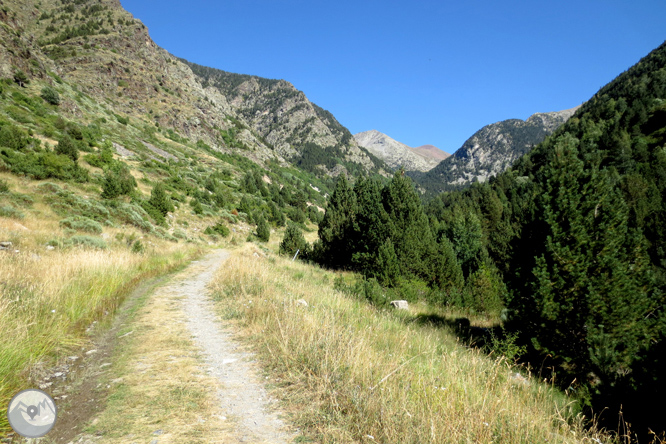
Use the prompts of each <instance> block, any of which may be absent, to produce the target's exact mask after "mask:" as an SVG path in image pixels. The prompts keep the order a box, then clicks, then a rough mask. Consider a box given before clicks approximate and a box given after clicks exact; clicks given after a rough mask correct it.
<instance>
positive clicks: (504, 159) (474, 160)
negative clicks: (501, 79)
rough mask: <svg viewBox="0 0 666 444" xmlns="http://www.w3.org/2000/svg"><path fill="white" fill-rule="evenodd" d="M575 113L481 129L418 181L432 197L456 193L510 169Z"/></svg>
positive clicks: (557, 114)
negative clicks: (449, 192)
mask: <svg viewBox="0 0 666 444" xmlns="http://www.w3.org/2000/svg"><path fill="white" fill-rule="evenodd" d="M577 109H578V107H576V108H572V109H568V110H564V111H557V112H551V113H536V114H534V115H532V116H530V117H529V118H528V119H527V120H525V121H523V120H520V119H510V120H503V121H501V122H497V123H493V124H491V125H487V126H484V127H483V128H481V129H480V130H479V131H477V132H476V133H474V135H473V136H472V137H470V138H469V139H467V141H466V142H465V143H464V144H463V146H462V147H460V149H458V150H457V151H456V152H455V153H454V154H453V155H452V156H451V157H449V158H447V159H445V160H444V161H442V162H441V163H440V164H439V165H437V167H435V168H433V169H432V170H430V171H429V172H428V173H426V174H425V175H423V176H421V177H419V178H417V180H418V182H419V184H420V185H421V186H423V187H424V188H425V189H426V190H427V191H429V192H431V193H438V192H441V191H446V190H452V189H459V188H464V187H466V186H469V185H470V184H471V183H472V182H475V181H479V182H483V181H485V180H487V179H488V178H489V177H490V176H492V175H497V174H499V173H501V172H502V171H504V170H506V169H507V168H509V167H510V166H511V165H512V164H513V163H514V162H515V161H516V159H518V158H519V157H520V156H522V155H523V154H525V153H527V152H528V151H529V150H530V149H532V147H533V146H535V145H537V144H538V143H540V142H541V141H542V140H544V139H545V138H546V136H548V135H549V134H551V133H552V132H553V131H554V130H555V129H557V128H558V127H559V126H560V125H562V124H563V123H564V122H566V121H567V120H568V119H569V118H570V117H571V116H572V115H573V114H574V113H575V112H576V110H577Z"/></svg>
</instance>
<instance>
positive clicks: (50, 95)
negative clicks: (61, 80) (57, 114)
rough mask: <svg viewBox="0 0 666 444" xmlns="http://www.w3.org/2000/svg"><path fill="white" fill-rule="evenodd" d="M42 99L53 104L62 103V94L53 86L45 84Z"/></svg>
mask: <svg viewBox="0 0 666 444" xmlns="http://www.w3.org/2000/svg"><path fill="white" fill-rule="evenodd" d="M41 96H42V99H44V100H45V101H46V102H48V103H50V104H51V105H56V106H57V105H60V94H58V91H56V90H55V89H53V88H51V87H50V86H45V87H44V88H42V94H41Z"/></svg>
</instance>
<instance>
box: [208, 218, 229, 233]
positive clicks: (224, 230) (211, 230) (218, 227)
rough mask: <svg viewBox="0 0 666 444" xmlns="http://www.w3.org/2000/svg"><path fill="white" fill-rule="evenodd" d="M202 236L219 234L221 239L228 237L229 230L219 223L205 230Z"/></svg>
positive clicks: (222, 223)
mask: <svg viewBox="0 0 666 444" xmlns="http://www.w3.org/2000/svg"><path fill="white" fill-rule="evenodd" d="M204 234H208V235H209V236H211V235H215V234H219V235H220V236H222V237H227V236H229V228H227V226H226V225H225V224H224V222H223V221H219V222H218V223H216V224H215V225H211V226H209V227H208V228H206V230H205V231H204Z"/></svg>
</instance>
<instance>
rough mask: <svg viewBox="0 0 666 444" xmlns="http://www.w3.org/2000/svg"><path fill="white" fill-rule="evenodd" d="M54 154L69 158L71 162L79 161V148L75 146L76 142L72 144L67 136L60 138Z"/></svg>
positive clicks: (72, 141)
mask: <svg viewBox="0 0 666 444" xmlns="http://www.w3.org/2000/svg"><path fill="white" fill-rule="evenodd" d="M55 152H56V153H57V154H62V155H65V156H67V157H69V158H70V159H72V161H73V162H76V161H77V160H78V159H79V148H78V147H77V146H76V142H74V140H73V139H72V138H71V137H70V136H69V135H68V134H65V135H64V136H62V137H61V138H60V140H59V141H58V145H57V146H56V148H55Z"/></svg>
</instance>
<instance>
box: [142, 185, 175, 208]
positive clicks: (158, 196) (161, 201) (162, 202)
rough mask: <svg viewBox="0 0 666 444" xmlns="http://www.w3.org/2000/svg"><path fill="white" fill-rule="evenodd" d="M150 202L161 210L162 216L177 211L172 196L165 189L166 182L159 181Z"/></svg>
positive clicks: (151, 194) (152, 192)
mask: <svg viewBox="0 0 666 444" xmlns="http://www.w3.org/2000/svg"><path fill="white" fill-rule="evenodd" d="M148 203H149V204H150V205H151V206H152V207H153V208H155V209H156V210H157V211H159V212H160V213H161V214H162V216H166V215H167V213H169V212H173V211H175V208H174V206H173V202H171V198H170V197H169V195H168V194H167V193H166V191H165V190H164V184H162V183H158V184H157V185H155V186H154V187H153V189H152V191H151V193H150V200H149V201H148Z"/></svg>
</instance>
